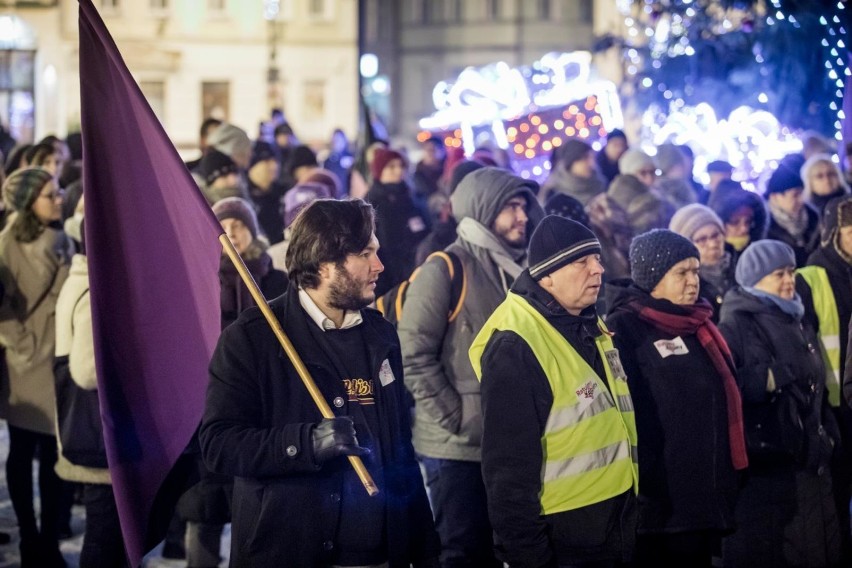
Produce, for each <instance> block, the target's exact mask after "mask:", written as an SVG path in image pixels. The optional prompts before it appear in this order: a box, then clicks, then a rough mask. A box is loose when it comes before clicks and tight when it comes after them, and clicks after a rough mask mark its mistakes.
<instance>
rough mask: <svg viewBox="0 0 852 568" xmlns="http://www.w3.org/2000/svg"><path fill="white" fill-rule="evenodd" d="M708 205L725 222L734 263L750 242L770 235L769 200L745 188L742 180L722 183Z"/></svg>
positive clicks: (727, 241) (727, 240)
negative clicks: (768, 231)
mask: <svg viewBox="0 0 852 568" xmlns="http://www.w3.org/2000/svg"><path fill="white" fill-rule="evenodd" d="M707 206H708V207H710V209H712V210H713V212H715V213H716V214H717V215H718V216H719V219H721V221H722V223H724V225H725V242H726V243H727V244H729V245H731V247H733V249H734V264H736V262H735V261H736V258H738V257H739V255H740V254H741V253H742V251H743V250H745V248H746V247H747V246H748V245H749V244H750V243H753V242H755V241H759V240H760V239H764V238H766V231H767V229H768V228H769V211H768V209H767V207H766V202H765V201H764V200H763V199H761V198H760V196H759V195H758V194H756V193H754V192H751V191H746V190H745V189H743V187H742V185H741V184H740V183H739V182H736V181H732V180H723V181H721V182H719V185H718V187H717V188H716V190H715V191H714V192H713V193H711V194H710V198H709V199H708V201H707Z"/></svg>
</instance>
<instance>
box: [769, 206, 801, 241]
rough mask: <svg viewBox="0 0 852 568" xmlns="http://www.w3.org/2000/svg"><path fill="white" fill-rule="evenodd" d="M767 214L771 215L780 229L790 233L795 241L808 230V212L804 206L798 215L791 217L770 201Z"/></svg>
mask: <svg viewBox="0 0 852 568" xmlns="http://www.w3.org/2000/svg"><path fill="white" fill-rule="evenodd" d="M769 212H770V213H771V214H772V217H773V219H775V222H776V223H778V224H779V225H781V228H782V229H784V230H785V231H787V232H788V233H790V235H792V236H793V238H795V239H796V240H797V241H798V240H800V239H801V238H802V236H803V235H804V234H805V230H806V229H807V228H808V210H807V207H806V206H802V208H801V209H800V210H799V213H798V215H791V214H790V213H788V212H786V211H784V210H783V209H781V208H780V207H778V206H777V205H775V204H773V203H772V202H771V201H770V202H769Z"/></svg>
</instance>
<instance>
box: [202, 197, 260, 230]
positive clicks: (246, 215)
mask: <svg viewBox="0 0 852 568" xmlns="http://www.w3.org/2000/svg"><path fill="white" fill-rule="evenodd" d="M213 213H215V214H216V218H217V219H219V220H220V221H222V220H223V219H239V220H240V221H242V222H243V225H245V226H246V227H247V228H248V230H249V231H250V232H251V236H252V238H255V239H256V238H257V232H258V228H257V214H255V212H254V208H253V207H252V206H251V204H250V203H249V202H248V201H246V200H245V199H243V198H242V197H226V198H225V199H220V200H219V201H217V202H216V203H214V204H213Z"/></svg>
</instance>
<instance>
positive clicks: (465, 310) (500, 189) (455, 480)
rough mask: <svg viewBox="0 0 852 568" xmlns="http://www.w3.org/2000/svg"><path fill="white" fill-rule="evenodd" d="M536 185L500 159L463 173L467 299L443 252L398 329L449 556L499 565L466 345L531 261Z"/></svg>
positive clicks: (459, 192) (461, 224)
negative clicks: (457, 301)
mask: <svg viewBox="0 0 852 568" xmlns="http://www.w3.org/2000/svg"><path fill="white" fill-rule="evenodd" d="M536 189H538V188H537V184H536V183H535V182H533V181H529V180H525V179H523V178H520V177H518V176H515V175H513V174H511V173H510V172H507V171H506V170H503V169H499V168H493V167H484V168H480V169H478V170H475V171H473V172H471V173H469V174H468V175H466V176H465V177H464V179H462V180H461V182H460V183H459V186H458V188H457V189H456V191H455V192H453V194H452V196H451V197H450V200H451V203H452V210H453V215H454V216H455V218H456V220H457V221H458V227H457V229H458V238H457V239H456V241H455V242H454V243H453V244H451V245H450V246H448V247H447V248H446V249H444V252H445V253H446V254H447V255H450V256H455V257H456V258H457V259H458V261H459V262H460V263H461V265H462V269H463V271H464V272H463V277H464V286H463V294H464V299H463V301H461V303H460V304H457V305H456V307H451V306H452V304H453V297H454V294H453V292H454V290H453V278H451V276H450V270H449V265H448V263H447V262H446V260H445V259H443V258H438V257H434V256H433V257H432V258H430V259H429V260H427V261H426V262H425V263H424V264H423V265H422V266H421V267H420V269H419V271H418V272H417V277H416V278H415V279H413V280H411V281H410V283H409V285H408V287H407V288H406V299H405V310H404V312H403V316H402V317H401V318H400V319H399V323H398V331H399V337H400V344H401V345H404V346H405V347H404V349H403V351H402V361H403V367H404V370H405V375H404V376H405V384H406V387H408V390H409V391H410V392H411V394H412V397H413V399H414V414H415V420H414V429H413V432H412V437H413V441H414V447H415V449H416V450H417V452H418V454H420V455H421V456H422V463H423V466H424V468H425V469H426V472H427V476H426V477H427V480H428V481H427V484H428V486H429V491H430V494H431V496H432V507H433V510H434V512H435V518H436V520H437V528H438V534H439V535H440V537H441V544H442V549H443V551H442V558H441V560H442V563H443V564H444V565H451V564H452V563H454V562H456V563H466V564H467V565H470V566H486V567H487V566H495V567H496V566H499V565H500V564H499V563H498V562H497V561H496V560H495V558H494V549H493V543H492V531H491V524H490V522H489V520H488V518H489V514H488V509H487V506H486V495H485V487H484V485H483V483H482V473H481V469H480V462H481V459H482V455H481V434H482V413H481V411H480V408H481V405H480V393H479V383H478V382H477V380H476V375H475V374H474V371H473V367H472V366H471V362H470V360H469V358H468V356H467V349H468V347H470V345H471V342H472V341H473V338H474V336H475V335H476V333H477V332H478V331H479V329H480V327H481V326H482V324H483V323H484V322H485V320H486V319H487V318H488V315H489V314H490V313H491V312H492V311H494V308H496V307H497V306H498V305H499V304H500V302H501V301H503V299H504V298H505V296H506V292H507V291H508V289H509V287H510V286H511V284H512V282H513V281H514V280H515V279H516V278H518V276H519V275H520V274H521V272H522V271H523V269H524V267H525V266H526V265H527V242H528V238H529V234H530V233H531V232H532V228H534V227H535V225H536V224H537V223H538V222H539V221H540V220H541V218H542V216H543V215H542V212H541V207H540V206H539V204H538V201H537V200H536V198H535V190H536ZM457 292H458V294H461V293H462V290H458V291H457ZM436 308H437V309H436ZM444 308H447V309H444ZM451 312H455V313H451Z"/></svg>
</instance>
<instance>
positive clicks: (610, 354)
mask: <svg viewBox="0 0 852 568" xmlns="http://www.w3.org/2000/svg"><path fill="white" fill-rule="evenodd" d="M604 355H605V356H606V362H607V365H609V370H610V371H612V376H613V378H616V379H621V380H622V381H626V380H627V373H625V372H624V367H622V366H621V357H619V356H618V349H608V350H607V351H604Z"/></svg>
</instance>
